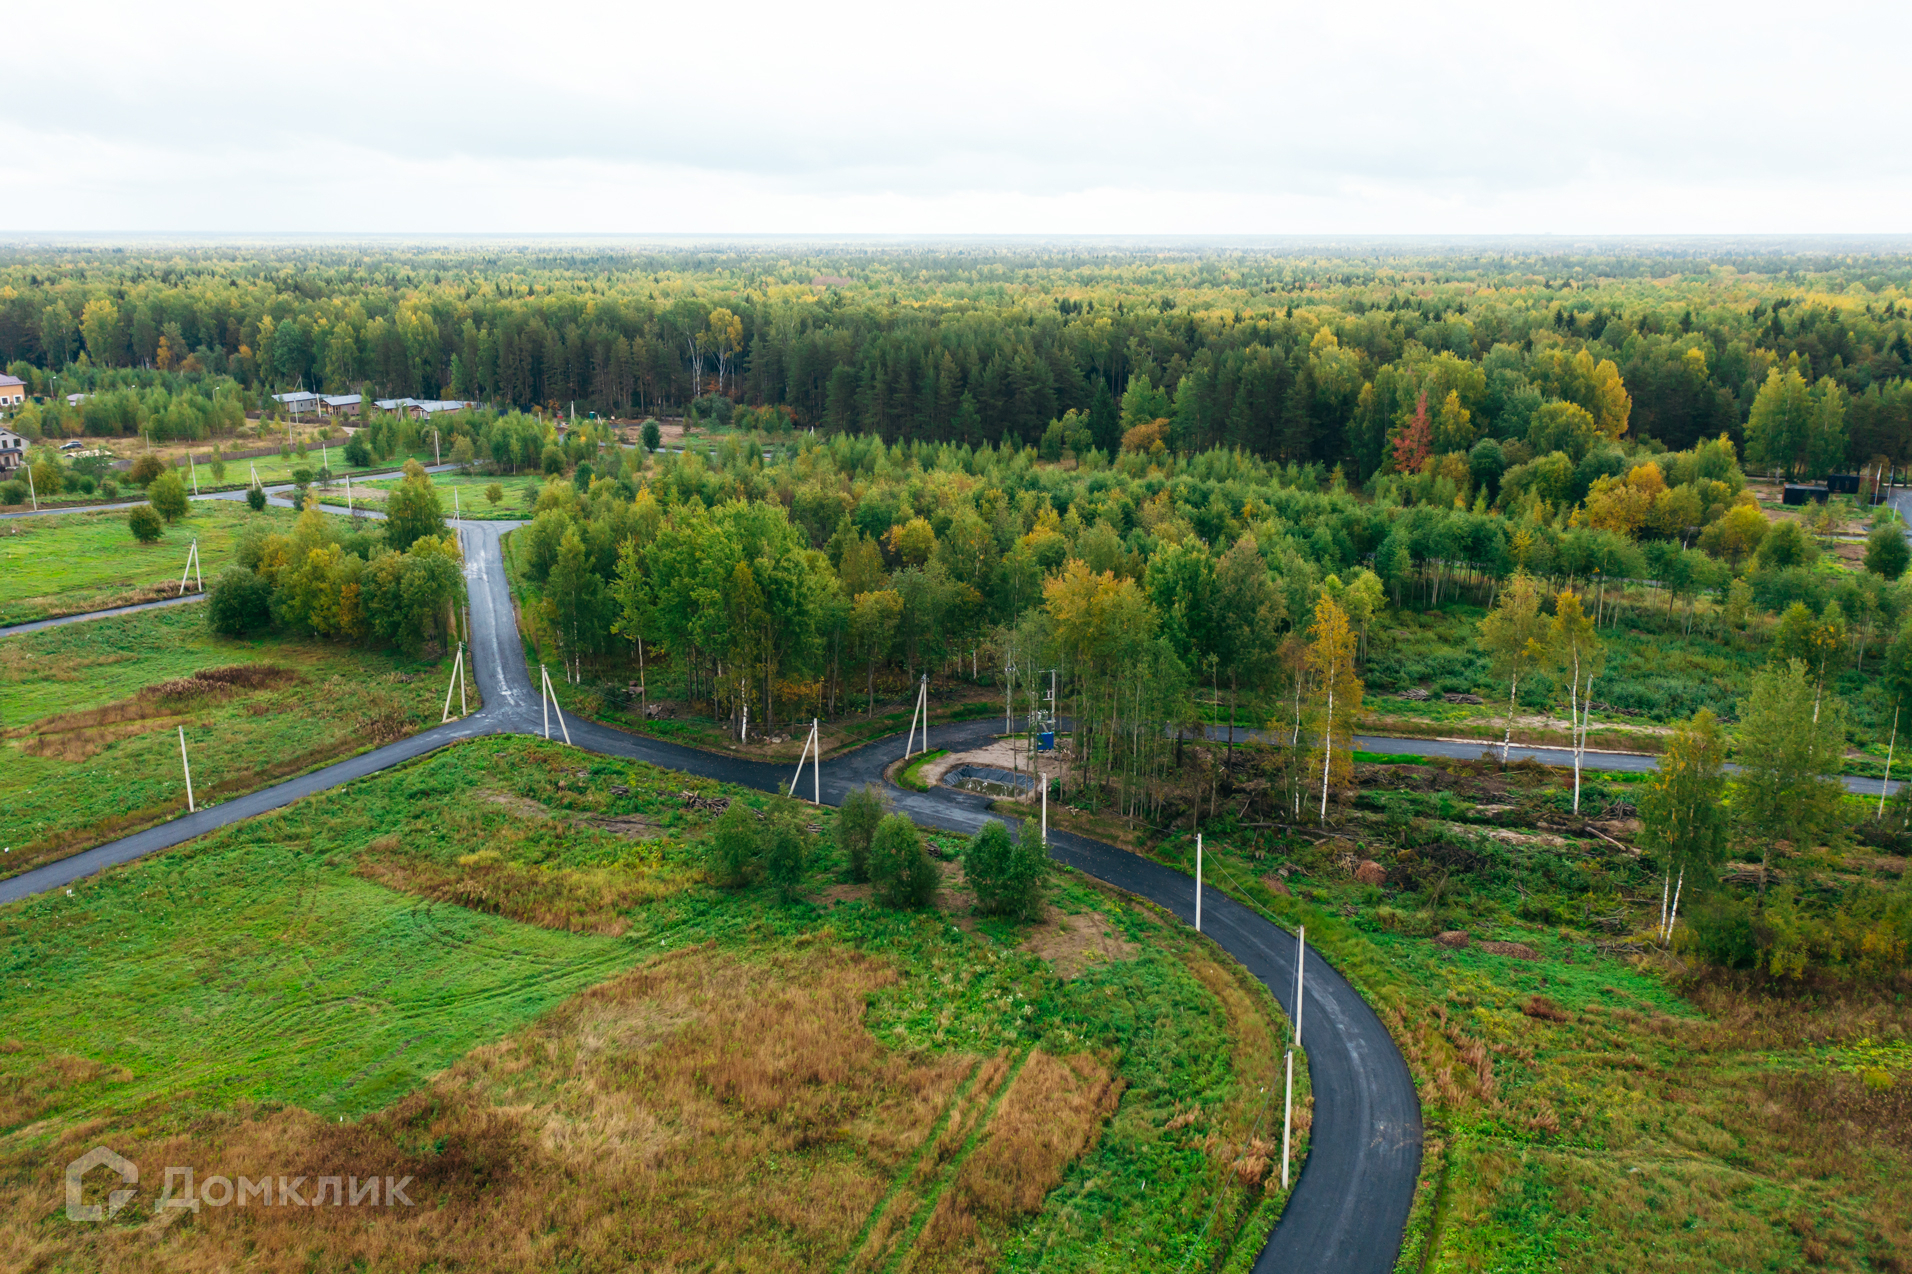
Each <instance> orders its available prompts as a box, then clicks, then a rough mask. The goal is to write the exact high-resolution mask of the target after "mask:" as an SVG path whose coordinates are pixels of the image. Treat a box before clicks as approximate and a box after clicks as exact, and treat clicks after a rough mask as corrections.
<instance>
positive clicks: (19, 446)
mask: <svg viewBox="0 0 1912 1274" xmlns="http://www.w3.org/2000/svg"><path fill="white" fill-rule="evenodd" d="M26 458H27V440H26V439H25V438H22V437H21V436H20V435H19V434H17V433H14V432H13V430H11V429H0V473H12V472H13V471H14V470H15V469H18V468H19V467H20V466H21V465H23V464H25V463H26Z"/></svg>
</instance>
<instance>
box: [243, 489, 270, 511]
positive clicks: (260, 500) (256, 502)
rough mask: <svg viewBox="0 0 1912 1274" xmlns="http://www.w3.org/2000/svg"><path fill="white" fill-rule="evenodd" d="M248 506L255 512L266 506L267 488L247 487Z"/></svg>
mask: <svg viewBox="0 0 1912 1274" xmlns="http://www.w3.org/2000/svg"><path fill="white" fill-rule="evenodd" d="M246 507H247V508H249V509H251V510H252V511H253V512H254V513H257V512H259V511H260V510H262V509H264V508H265V507H266V489H265V488H264V487H247V488H246Z"/></svg>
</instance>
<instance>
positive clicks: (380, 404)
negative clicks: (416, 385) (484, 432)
mask: <svg viewBox="0 0 1912 1274" xmlns="http://www.w3.org/2000/svg"><path fill="white" fill-rule="evenodd" d="M372 405H373V406H374V407H376V408H378V409H379V410H380V411H394V412H404V413H405V414H406V415H407V416H410V417H411V418H412V419H413V420H417V419H418V418H419V417H420V416H436V415H438V414H439V413H440V412H445V411H463V410H465V408H467V407H474V406H476V405H477V404H475V403H468V402H464V401H461V400H459V399H456V398H381V399H379V400H378V401H377V402H375V403H373V404H372Z"/></svg>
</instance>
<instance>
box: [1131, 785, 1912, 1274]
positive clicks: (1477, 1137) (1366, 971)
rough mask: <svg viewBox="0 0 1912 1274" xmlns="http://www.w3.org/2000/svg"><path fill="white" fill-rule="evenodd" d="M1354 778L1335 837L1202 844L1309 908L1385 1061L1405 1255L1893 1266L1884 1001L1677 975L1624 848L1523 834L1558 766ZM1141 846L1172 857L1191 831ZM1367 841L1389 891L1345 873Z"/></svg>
mask: <svg viewBox="0 0 1912 1274" xmlns="http://www.w3.org/2000/svg"><path fill="white" fill-rule="evenodd" d="M1389 759H1390V760H1398V759H1397V758H1389ZM1363 771H1364V772H1363V773H1362V774H1361V775H1360V783H1361V786H1362V788H1363V794H1362V795H1361V796H1360V797H1359V798H1358V799H1357V801H1356V803H1355V806H1354V808H1353V809H1352V810H1350V811H1349V812H1348V813H1347V815H1346V817H1345V818H1344V820H1343V823H1342V827H1341V829H1340V834H1339V835H1337V836H1334V837H1331V838H1330V839H1327V840H1326V841H1324V842H1323V843H1321V844H1318V845H1315V844H1310V843H1309V842H1307V841H1304V840H1292V841H1286V842H1283V841H1279V840H1271V839H1270V833H1268V832H1266V831H1263V830H1259V829H1247V828H1242V829H1230V828H1229V827H1227V826H1226V825H1225V823H1224V824H1223V825H1216V824H1210V825H1209V827H1208V833H1209V834H1208V837H1207V842H1206V855H1207V866H1208V871H1209V872H1210V873H1211V875H1210V877H1209V878H1210V880H1211V881H1213V882H1214V884H1215V885H1216V887H1218V888H1223V889H1226V890H1228V891H1229V892H1230V893H1232V894H1234V895H1235V896H1237V897H1239V898H1241V899H1243V900H1244V901H1247V902H1250V903H1252V904H1254V905H1255V906H1257V907H1258V908H1260V909H1262V910H1263V911H1264V912H1266V913H1267V914H1270V915H1273V916H1277V917H1280V918H1282V919H1283V920H1284V921H1286V922H1289V923H1296V922H1303V923H1306V925H1307V927H1308V935H1309V939H1310V941H1311V942H1313V943H1316V944H1317V945H1319V947H1320V948H1321V950H1322V951H1323V952H1324V954H1326V955H1327V956H1328V957H1329V958H1330V959H1332V960H1333V961H1334V962H1335V964H1336V966H1337V967H1338V968H1339V969H1340V970H1341V971H1342V972H1343V973H1345V974H1347V975H1348V976H1350V977H1351V978H1352V979H1353V980H1354V981H1355V982H1356V984H1357V985H1358V986H1360V987H1361V989H1362V991H1363V993H1364V994H1365V995H1366V996H1367V997H1368V999H1369V1001H1370V1002H1371V1003H1372V1004H1374V1005H1375V1007H1376V1009H1377V1010H1378V1011H1379V1012H1381V1014H1382V1016H1383V1018H1384V1020H1386V1021H1387V1022H1388V1025H1389V1028H1390V1030H1391V1031H1392V1033H1393V1035H1394V1038H1395V1040H1396V1042H1397V1043H1398V1044H1399V1045H1400V1047H1401V1049H1402V1051H1403V1053H1404V1054H1405V1055H1406V1056H1407V1058H1408V1062H1409V1065H1410V1067H1411V1068H1412V1069H1413V1071H1414V1073H1415V1076H1416V1080H1417V1083H1418V1085H1419V1088H1420V1092H1421V1098H1422V1104H1423V1114H1424V1118H1425V1120H1426V1122H1427V1127H1428V1137H1429V1151H1428V1160H1427V1164H1426V1173H1425V1178H1424V1188H1423V1191H1422V1197H1421V1199H1420V1201H1419V1204H1418V1206H1417V1209H1416V1214H1415V1221H1414V1226H1413V1229H1412V1231H1411V1233H1410V1242H1409V1245H1408V1251H1407V1253H1406V1255H1405V1257H1404V1259H1403V1268H1404V1269H1415V1270H1418V1269H1422V1268H1425V1269H1426V1270H1429V1271H1440V1272H1442V1274H1445V1272H1448V1271H1473V1270H1540V1269H1548V1270H1562V1271H1615V1272H1618V1271H1636V1270H1642V1269H1655V1270H1674V1271H1684V1270H1691V1271H1710V1270H1722V1269H1731V1270H1792V1269H1799V1268H1804V1267H1806V1266H1814V1267H1823V1268H1827V1269H1845V1270H1867V1269H1870V1270H1904V1269H1909V1268H1912V1042H1909V1037H1912V1005H1908V1004H1907V1003H1906V998H1907V997H1905V996H1904V995H1902V994H1901V995H1898V996H1897V997H1896V998H1895V996H1894V994H1893V993H1892V992H1891V991H1890V990H1889V989H1888V990H1887V991H1886V992H1885V993H1884V994H1883V995H1880V994H1876V993H1872V992H1868V991H1865V990H1863V989H1859V990H1848V991H1834V990H1831V989H1825V988H1816V987H1815V986H1814V985H1813V984H1811V983H1807V984H1804V985H1801V986H1800V987H1798V988H1797V989H1796V990H1793V991H1790V992H1789V991H1787V990H1786V989H1785V988H1783V987H1780V988H1770V989H1767V990H1764V991H1760V992H1757V993H1756V992H1754V991H1753V990H1751V989H1749V988H1748V987H1747V986H1745V985H1742V984H1741V983H1738V982H1735V981H1733V980H1731V978H1729V977H1725V976H1720V977H1711V978H1701V977H1700V976H1699V975H1698V974H1696V973H1695V972H1694V970H1693V968H1692V967H1691V966H1689V965H1687V964H1686V962H1685V961H1683V960H1682V959H1680V958H1679V957H1677V956H1674V955H1671V954H1668V953H1665V952H1662V951H1661V950H1660V949H1659V947H1658V945H1657V943H1656V942H1655V941H1654V939H1653V937H1652V934H1651V930H1652V928H1653V926H1654V924H1655V920H1656V917H1657V906H1658V904H1659V902H1660V889H1659V880H1658V878H1657V877H1656V876H1655V875H1653V873H1652V872H1651V871H1650V870H1646V869H1643V868H1642V867H1641V865H1640V863H1639V861H1638V858H1637V856H1632V855H1631V854H1630V852H1629V851H1627V850H1625V849H1622V848H1620V847H1617V846H1615V845H1614V844H1612V843H1610V842H1608V841H1604V840H1600V839H1597V838H1595V837H1593V836H1592V835H1587V836H1585V837H1583V838H1575V837H1571V836H1563V835H1559V834H1555V833H1549V832H1546V831H1542V830H1540V829H1539V828H1538V827H1537V824H1542V823H1547V822H1549V821H1550V820H1553V819H1556V818H1562V817H1564V816H1565V815H1564V811H1565V803H1566V790H1565V789H1564V788H1563V787H1562V786H1561V785H1560V781H1559V777H1558V774H1557V772H1556V773H1554V774H1551V775H1550V774H1548V773H1547V772H1546V771H1542V770H1538V769H1533V768H1529V769H1527V770H1524V771H1511V772H1509V774H1507V775H1500V774H1498V773H1497V772H1493V771H1486V770H1483V771H1479V772H1475V771H1472V770H1470V768H1469V767H1468V766H1466V765H1465V764H1461V765H1454V766H1451V767H1450V766H1440V767H1436V766H1414V765H1400V764H1394V765H1388V766H1377V767H1371V768H1370V767H1365V766H1364V767H1363ZM1585 796H1586V803H1587V804H1588V806H1589V807H1590V808H1592V809H1594V810H1596V811H1598V810H1599V809H1601V808H1602V807H1603V806H1605V805H1607V804H1608V803H1609V802H1624V801H1627V800H1630V799H1632V798H1631V794H1630V793H1629V791H1628V790H1627V788H1626V787H1625V785H1623V784H1619V783H1613V784H1608V783H1606V782H1604V781H1596V782H1595V783H1593V784H1591V785H1590V786H1589V788H1588V789H1587V792H1586V794H1585ZM1481 809H1485V811H1486V812H1484V813H1477V812H1476V811H1477V810H1481ZM1597 816H1598V815H1597V814H1596V817H1597ZM1615 830H1619V829H1618V828H1617V827H1616V828H1615ZM1402 845H1410V846H1418V848H1415V849H1411V850H1402V849H1400V848H1397V847H1398V846H1402ZM1152 852H1153V853H1154V854H1155V855H1156V856H1157V857H1160V858H1162V859H1164V860H1165V861H1168V862H1171V863H1175V864H1177V865H1180V866H1183V867H1184V868H1192V866H1193V859H1194V845H1193V838H1192V836H1180V835H1178V836H1175V837H1172V838H1170V839H1169V840H1167V841H1166V842H1164V843H1162V844H1160V845H1158V846H1156V847H1155V848H1154V850H1153V851H1152ZM1370 857H1371V858H1375V859H1378V860H1379V861H1380V863H1381V865H1382V866H1383V867H1384V868H1385V870H1386V871H1387V873H1388V876H1389V881H1388V883H1386V884H1385V885H1375V884H1364V883H1360V882H1358V881H1356V880H1354V879H1352V878H1351V864H1353V863H1354V862H1355V861H1356V860H1358V859H1361V858H1370ZM1882 861H1883V860H1882ZM1900 870H1901V871H1902V870H1903V867H1902V865H1901V866H1900ZM1687 884H1688V886H1689V888H1690V887H1691V885H1692V882H1691V881H1690V880H1689V881H1688V882H1687ZM1886 887H1891V884H1890V882H1889V881H1888V883H1887V885H1886ZM1898 887H1900V888H1904V887H1905V884H1904V883H1903V880H1901V882H1900V884H1899V886H1898ZM1693 905H1698V904H1695V903H1692V902H1691V901H1689V906H1693ZM1437 931H1448V932H1461V933H1464V934H1465V935H1466V937H1465V939H1464V941H1463V942H1461V943H1454V944H1453V945H1442V944H1440V943H1437V942H1435V941H1434V940H1433V938H1434V935H1435V933H1436V932H1437ZM1423 1258H1425V1264H1424V1265H1423V1263H1422V1262H1423Z"/></svg>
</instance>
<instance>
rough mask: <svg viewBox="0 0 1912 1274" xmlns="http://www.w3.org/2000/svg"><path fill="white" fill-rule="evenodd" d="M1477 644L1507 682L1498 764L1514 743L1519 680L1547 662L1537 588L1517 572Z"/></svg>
mask: <svg viewBox="0 0 1912 1274" xmlns="http://www.w3.org/2000/svg"><path fill="white" fill-rule="evenodd" d="M1480 644H1481V646H1482V647H1483V648H1485V649H1486V651H1487V653H1488V655H1489V656H1490V657H1491V658H1492V659H1493V668H1494V675H1495V676H1498V677H1505V678H1506V679H1507V729H1506V732H1505V734H1504V736H1503V737H1502V739H1501V742H1500V763H1501V764H1502V765H1506V764H1507V752H1508V749H1509V748H1510V747H1512V746H1513V741H1514V706H1515V703H1516V701H1517V697H1518V696H1519V694H1520V682H1521V678H1523V677H1526V676H1529V675H1530V674H1532V673H1533V672H1535V671H1536V670H1537V669H1539V668H1541V667H1542V666H1544V665H1545V664H1546V662H1547V618H1546V616H1544V615H1542V614H1541V613H1540V586H1539V585H1538V584H1537V583H1535V582H1534V577H1533V576H1531V575H1529V574H1527V572H1525V571H1517V572H1515V573H1514V577H1513V578H1512V579H1510V580H1508V581H1507V586H1506V587H1505V588H1503V589H1502V590H1501V592H1500V603H1499V604H1498V605H1497V606H1495V607H1494V609H1493V610H1491V611H1489V612H1488V614H1487V617H1486V618H1485V619H1483V620H1481V622H1480Z"/></svg>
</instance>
